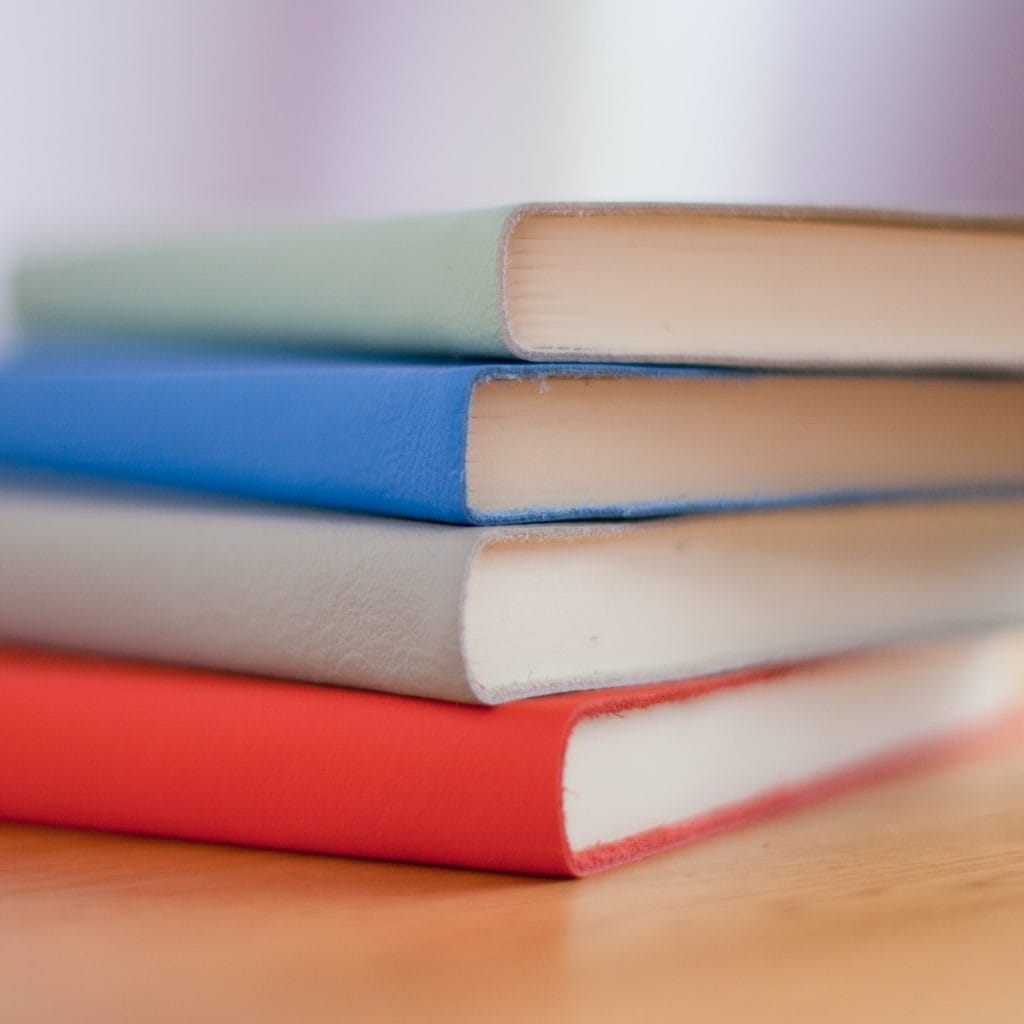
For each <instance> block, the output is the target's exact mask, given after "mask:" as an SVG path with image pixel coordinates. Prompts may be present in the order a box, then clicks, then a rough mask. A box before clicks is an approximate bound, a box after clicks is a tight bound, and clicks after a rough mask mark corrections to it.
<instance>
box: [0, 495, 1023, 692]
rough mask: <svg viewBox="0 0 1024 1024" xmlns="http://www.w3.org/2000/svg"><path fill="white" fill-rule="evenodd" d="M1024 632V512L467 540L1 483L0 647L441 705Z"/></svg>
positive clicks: (283, 512)
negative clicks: (90, 654)
mask: <svg viewBox="0 0 1024 1024" xmlns="http://www.w3.org/2000/svg"><path fill="white" fill-rule="evenodd" d="M1021 620H1024V500H1020V499H1016V500H1013V499H1004V500H989V501H977V502H961V503H944V504H908V505H861V506H853V507H831V508H802V509H790V510H775V511H759V512H751V513H742V514H735V515H728V516H722V515H719V516H693V517H678V518H668V519H660V520H650V521H643V522H631V523H582V524H565V525H562V524H559V525H552V524H547V525H539V526H530V527H518V526H517V527H505V526H495V527H481V528H467V527H460V526H446V525H438V524H433V523H419V522H409V521H403V520H388V519H375V518H366V517H360V516H349V515H343V514H338V513H327V512H312V511H308V510H305V511H299V510H293V509H288V508H281V507H274V506H260V505H253V504H244V505H243V504H233V503H229V502H222V501H216V500H207V501H203V500H187V501H186V500H182V499H180V498H178V497H177V496H173V497H168V496H167V495H165V494H159V495H149V494H146V493H143V494H139V493H138V492H136V491H133V492H132V493H131V494H118V495H114V494H111V493H102V494H101V493H90V492H85V491H73V490H67V491H63V492H55V491H53V490H41V489H31V488H27V487H22V486H7V487H5V488H4V489H2V490H0V640H4V641H8V642H17V643H23V644H33V645H44V646H56V647H63V648H74V649H80V650H87V651H94V652H106V653H110V654H116V655H124V656H130V657H136V658H149V659H155V660H159V661H168V662H175V663H180V664H187V665H197V666H205V667H210V668H221V669H228V670H234V671H240V672H250V673H258V674H262V675H269V676H279V677H284V678H291V679H298V680H304V681H307V682H315V683H333V684H339V685H346V686H356V687H366V688H369V689H375V690H384V691H391V692H396V693H404V694H413V695H417V696H423V697H435V698H441V699H445V700H454V701H465V702H482V703H490V704H493V703H501V702H504V701H508V700H515V699H519V698H523V697H529V696H534V695H537V694H544V693H555V692H561V691H568V690H583V689H596V688H601V687H608V686H621V685H630V684H640V683H650V682H660V681H668V680H679V679H686V678H689V677H696V676H704V675H708V674H714V673H719V672H724V671H732V670H737V669H742V668H747V667H753V666H758V665H765V664H770V663H774V662H782V661H790V660H793V659H796V658H807V657H811V656H817V655H823V654H826V653H830V652H838V651H843V650H849V649H853V648H860V647H865V646H873V645H878V644H886V643H891V642H897V641H906V640H909V639H913V638H921V637H926V636H934V635H941V634H947V633H951V632H961V631H967V630H974V629H985V628H989V627H993V626H997V625H1001V624H1008V623H1013V622H1019V621H1021Z"/></svg>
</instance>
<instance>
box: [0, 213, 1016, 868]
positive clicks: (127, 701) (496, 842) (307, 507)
mask: <svg viewBox="0 0 1024 1024" xmlns="http://www.w3.org/2000/svg"><path fill="white" fill-rule="evenodd" d="M1022 269H1024V227H1022V226H1020V225H1014V224H1006V223H991V222H970V221H956V220H953V221H943V222H937V221H929V220H922V219H915V218H909V217H903V218H900V217H892V218H883V217H878V216H868V215H858V216H854V215H849V214H841V213H825V212H820V211H819V212H815V211H792V210H735V209H729V210H723V209H714V208H699V207H698V208H693V207H689V208H688V207H678V206H668V207H647V206H639V207H625V206H598V207H577V206H549V207H539V206H532V207H520V208H515V209H511V210H507V209H506V210H500V211H487V212H478V213H459V214H450V215H443V216H441V215H438V216H427V217H421V218H414V219H404V220H403V219H398V220H392V221H384V222H360V223H350V224H340V225H331V226H312V227H309V228H304V229H301V230H300V229H296V228H289V229H279V230H274V231H270V230H264V231H249V232H242V233H238V234H236V235H234V236H223V237H206V238H199V239H194V240H188V239H185V240H178V241H169V242H167V243H165V244H159V245H152V246H149V247H132V246H128V247H125V248H122V249H119V250H106V251H95V252H83V253H79V254H72V255H68V256H62V257H52V256H51V257H40V258H36V259H34V260H30V261H27V262H26V263H25V264H24V265H23V266H22V268H21V269H20V272H19V275H18V278H17V282H16V291H15V295H16V301H17V303H18V308H19V309H20V312H21V317H22V321H23V324H24V327H25V339H26V344H24V345H23V347H22V351H21V352H20V353H19V354H18V355H17V356H16V358H14V359H13V360H11V361H10V362H9V363H8V364H7V365H6V366H5V367H3V368H2V370H0V462H2V463H3V466H4V476H3V483H2V487H0V638H2V639H3V641H4V643H6V644H8V645H9V646H7V647H5V648H4V649H3V650H2V651H0V815H2V816H4V817H7V818H11V819H17V820H25V821H35V822H48V823H56V824H64V825H73V826H81V827H91V828H103V829H115V830H122V831H128V832H136V833H146V834H156V835H163V836H178V837H185V838H193V839H203V840H210V841H218V842H228V843H245V844H255V845H259V846H267V847H278V848H285V849H295V850H307V851H317V852H325V853H337V854H347V855H359V856H367V857H379V858H389V859H401V860H412V861H421V862H429V863H441V864H453V865H465V866H471V867H482V868H495V869H505V870H514V871H523V872H536V873H542V874H553V875H580V874H586V873H589V872H592V871H595V870H598V869H601V868H606V867H609V866H612V865H615V864H620V863H623V862H625V861H629V860H633V859H636V858H639V857H641V856H644V855H646V854H649V853H652V852H655V851H658V850H662V849H665V848H667V847H670V846H675V845H677V844H680V843H683V842H687V841H690V840H692V839H694V838H697V837H700V836H703V835H707V834H709V833H711V832H715V831H719V830H721V829H723V828H726V827H729V826H733V825H737V824H740V823H743V822H746V821H749V820H752V819H754V818H757V817H760V816H764V815H767V814H770V813H775V812H778V811H780V810H782V809H785V808H789V807H793V806H796V805H800V804H803V803H806V802H808V801H809V800H811V799H814V798H819V797H821V796H824V795H827V794H829V793H833V792H835V791H837V790H839V789H842V788H844V787H847V786H850V785H852V784H854V783H862V782H865V781H867V780H869V779H874V778H878V777H881V776H884V775H887V774H890V773H891V772H893V771H896V770H897V769H902V768H905V767H907V766H910V765H913V764H919V763H921V762H923V761H925V760H927V759H930V758H933V757H934V756H936V755H937V754H938V753H939V752H941V751H945V750H948V749H949V748H950V747H951V746H953V745H957V744H962V743H964V742H967V741H968V740H971V741H973V740H980V738H981V737H985V736H990V735H992V734H993V732H996V731H998V730H999V729H1000V727H1001V723H1005V722H1006V721H1007V720H1008V718H1009V717H1012V715H1013V714H1014V713H1015V709H1016V707H1017V699H1018V694H1019V690H1020V686H1019V683H1020V680H1019V676H1020V671H1019V669H1020V666H1019V665H1017V664H1016V663H1015V662H1014V661H1013V658H1012V656H1011V654H1010V653H1009V652H1010V651H1011V650H1012V644H1011V643H1010V641H1008V640H1006V639H1005V637H1004V627H1008V626H1012V625H1013V624H1015V623H1019V622H1020V621H1022V620H1024V377H1021V376H1015V375H1014V374H1015V373H1018V374H1019V373H1020V371H1021V370H1024V289H1022V288H1021V287H1020V281H1021V270H1022Z"/></svg>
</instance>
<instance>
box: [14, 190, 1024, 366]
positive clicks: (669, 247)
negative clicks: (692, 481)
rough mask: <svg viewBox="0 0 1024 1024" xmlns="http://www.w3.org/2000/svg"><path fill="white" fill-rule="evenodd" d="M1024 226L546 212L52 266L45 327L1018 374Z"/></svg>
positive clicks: (26, 274)
mask: <svg viewBox="0 0 1024 1024" xmlns="http://www.w3.org/2000/svg"><path fill="white" fill-rule="evenodd" d="M1022 269H1024V223H1021V222H1016V221H997V220H977V219H973V220H969V219H958V218H944V219H938V218H927V217H922V216H912V215H902V214H879V213H870V212H856V211H829V210H807V209H798V210H794V209H783V208H764V207H760V208H753V207H749V208H723V207H704V206H653V205H652V206H643V205H641V206H636V205H619V204H613V205H598V206H582V205H572V204H568V205H546V206H545V205H537V206H518V207H509V208H503V209H495V210H483V211H470V212H461V213H447V214H437V215H429V216H419V217H409V218H395V219H390V220H375V221H369V220H366V221H350V222H339V223H334V224H317V225H314V226H302V227H299V226H291V227H280V226H279V227H276V228H265V229H256V228H251V227H250V228H248V229H246V230H239V231H237V232H234V233H232V232H222V233H220V234H209V235H205V236H197V237H195V238H191V239H190V238H178V239H168V240H167V241H166V242H161V243H158V244H153V243H150V244H147V245H130V244H129V245H124V246H122V247H115V248H108V249H103V250H100V249H97V250H95V251H83V252H79V253H77V254H65V255H40V256H38V257H35V258H32V259H28V260H26V261H25V262H24V263H23V264H22V265H21V267H20V268H19V269H18V272H17V274H16V282H15V302H16V307H17V309H18V310H19V313H20V317H21V320H22V323H23V325H24V326H25V327H26V328H27V329H28V330H29V331H30V332H35V333H42V334H46V333H53V332H58V333H60V334H62V335H67V334H68V333H69V332H71V333H82V334H88V335H91V336H92V337H95V336H96V335H97V333H99V334H100V335H105V336H110V335H115V336H117V337H118V338H124V337H131V338H138V339H143V338H146V337H150V336H161V337H165V338H172V337H173V338H177V339H192V340H193V341H194V340H209V341H212V342H224V341H234V342H239V343H242V344H247V345H251V344H255V343H257V342H264V343H267V344H270V345H273V346H280V345H283V344H286V343H294V344H298V345H304V346H309V345H318V346H327V347H331V348H336V349H341V350H349V351H360V350H361V351H367V352H373V353H382V352H394V353H403V352H404V353H418V354H434V355H455V356H476V357H486V358H494V357H499V358H500V357H510V356H511V357H515V358H521V359H529V360H543V361H549V362H550V361H573V362H579V361H596V362H658V363H706V364H718V365H758V364H760V365H773V364H777V365H789V366H810V367H814V366H836V365H846V366H865V365H866V366H872V367H894V368H895V367H908V368H913V367H937V368H943V367H950V368H956V367H968V368H972V367H973V368H980V369H1012V368H1017V369H1020V368H1022V367H1024V288H1022V287H1021V271H1022Z"/></svg>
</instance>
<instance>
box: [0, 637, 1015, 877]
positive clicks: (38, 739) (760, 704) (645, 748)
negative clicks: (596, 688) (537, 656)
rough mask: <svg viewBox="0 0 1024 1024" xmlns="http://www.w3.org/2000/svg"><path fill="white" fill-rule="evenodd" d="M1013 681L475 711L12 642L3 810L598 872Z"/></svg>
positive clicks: (979, 659)
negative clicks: (57, 651)
mask: <svg viewBox="0 0 1024 1024" xmlns="http://www.w3.org/2000/svg"><path fill="white" fill-rule="evenodd" d="M408 653H409V655H410V656H411V657H416V656H417V652H416V651H415V650H410V651H409V652H408ZM1019 676H1020V662H1019V661H1018V662H1016V663H1011V662H1009V660H1008V659H1007V657H1006V656H1005V654H1003V655H1000V654H999V648H993V647H990V646H988V645H986V644H962V645H956V644H954V645H935V646H930V647H927V646H926V647H923V648H919V649H909V650H903V651H888V652H884V653H873V654H869V655H861V656H859V657H851V658H847V659H837V660H833V661H821V662H814V663H810V664H806V665H801V666H798V667H793V668H789V669H783V670H776V671H774V672H769V673H763V674H758V675H748V676H740V677H724V678H719V679H716V680H712V681H708V682H706V683H704V684H702V685H700V686H685V685H684V686H665V687H640V688H636V689H626V690H610V691H607V692H605V693H600V694H571V695H563V696H560V697H548V698H538V699H536V700H531V701H523V702H521V703H518V704H510V705H506V706H504V707H501V708H480V707H468V706H465V705H456V704H448V703H443V702H439V701H426V700H415V699H411V698H403V697H393V696H390V695H386V694H374V693H367V692H359V691H356V690H342V689H332V688H328V687H316V686H294V685H289V684H287V683H281V682H277V681H272V680H265V679H255V678H248V677H244V676H227V675H223V676H221V675H216V674H214V673H208V672H200V671H188V670H185V669H181V668H175V667H161V666H154V665H146V664H133V663H128V662H125V663H118V662H113V661H102V660H97V659H89V658H82V657H72V656H62V655H55V654H51V653H43V652H38V651H30V650H14V649H6V650H0V817H3V818H8V819H14V820H20V821H32V822H41V823H45V824H53V825H71V826H75V827H84V828H99V829H107V830H116V831H121V832H133V833H143V834H153V835H160V836H171V837H177V838H187V839H202V840H211V841H215V842H225V843H240V844H246V845H253V846H265V847H276V848H282V849H290V850H306V851H312V852H316V853H332V854H347V855H353V856H360V857H377V858H387V859H393V860H407V861H420V862H425V863H433V864H451V865H460V866H465V867H474V868H489V869H498V870H505V871H517V872H526V873H535V874H544V875H569V876H572V875H585V874H589V873H591V872H594V871H597V870H600V869H603V868H608V867H612V866H614V865H617V864H622V863H625V862H627V861H631V860H636V859H638V858H640V857H643V856H646V855H648V854H651V853H655V852H657V851H659V850H663V849H667V848H669V847H673V846H677V845H680V844H682V843H687V842H690V841H692V840H694V839H698V838H701V837H702V836H705V835H709V834H711V833H714V832H718V831H721V830H723V829H726V828H731V827H734V826H737V825H741V824H744V823H746V822H749V821H751V820H754V819H756V818H761V817H766V816H768V815H770V814H775V813H778V812H780V811H782V810H785V809H787V808H789V807H793V806H796V805H799V804H801V803H804V802H807V801H809V800H811V799H817V798H820V797H823V796H826V795H828V794H829V793H832V792H835V791H837V790H841V789H843V788H846V787H848V786H850V785H852V784H853V783H861V782H864V781H866V780H867V779H869V778H871V777H874V776H876V775H884V774H888V773H891V772H892V771H894V770H896V769H898V768H901V767H907V766H909V765H910V764H912V763H915V762H917V761H920V760H923V759H924V758H925V757H926V756H928V755H934V754H936V753H937V752H938V750H940V749H941V748H942V746H943V745H948V744H949V743H951V742H953V741H955V740H956V739H957V738H959V739H961V740H963V739H965V738H966V737H967V736H970V735H977V734H978V733H980V732H982V731H984V730H986V729H988V728H994V727H995V726H996V723H997V722H998V721H999V720H1000V719H1001V718H1003V717H1005V716H1007V715H1008V714H1009V713H1010V711H1011V709H1012V708H1013V707H1015V706H1016V701H1017V700H1019V690H1020V678H1019Z"/></svg>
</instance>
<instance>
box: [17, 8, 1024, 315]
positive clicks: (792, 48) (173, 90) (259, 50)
mask: <svg viewBox="0 0 1024 1024" xmlns="http://www.w3.org/2000/svg"><path fill="white" fill-rule="evenodd" d="M0 140H2V142H0V274H6V272H7V270H8V269H9V267H10V264H11V262H12V260H13V259H15V258H16V255H17V253H18V252H19V251H21V250H22V249H23V248H24V247H25V246H27V245H34V244H46V243H52V242H54V241H65V240H74V239H77V238H80V237H83V236H93V235H96V234H99V235H115V234H118V233H124V232H126V231H132V230H146V231H149V230H159V229H161V228H164V227H167V226H170V225H174V226H179V225H183V224H193V223H198V222H203V221H208V220H211V219H216V220H228V221H236V220H239V219H243V218H251V217H253V216H257V215H258V216H272V217H275V218H278V217H281V216H287V215H290V214H292V213H300V214H301V215H303V216H309V215H318V214H321V213H324V214H335V213H336V214H351V213H376V212H409V211H413V210H427V209H438V208H445V207H471V206H480V205H489V204H498V203H505V202H512V201H522V200H532V199H570V198H571V199H594V200H596V199H641V200H644V199H664V200H680V201H738V202H787V203H789V202H792V203H813V204H817V203H823V204H842V205H869V206H882V207H897V206H898V207H913V208H917V209H935V210H943V211H965V212H996V213H1017V214H1020V213H1022V212H1024V4H1022V3H1019V2H1016V0H902V2H901V0H892V2H882V0H877V2H876V0H860V2H822V0H819V2H810V0H774V2H772V0H714V2H713V0H678V2H674V3H672V2H667V0H516V2H508V3H498V2H494V0H477V2H470V0H383V2H365V3H359V2H343V0H334V2H328V0H63V2H61V0H32V2H30V0H22V2H15V0H0ZM9 322H10V309H9V303H8V302H7V300H6V298H4V299H2V300H0V325H5V326H9Z"/></svg>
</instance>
